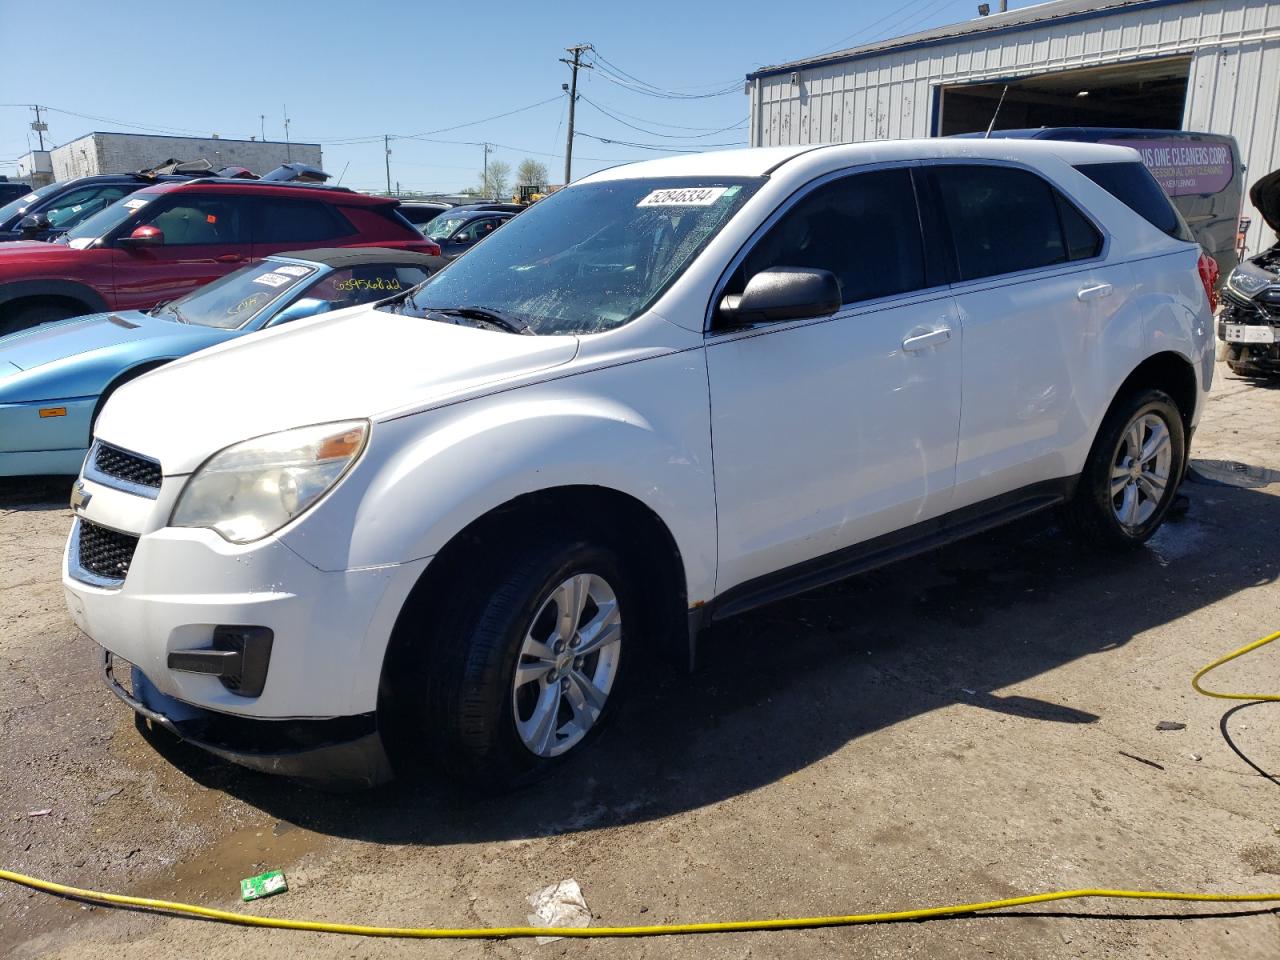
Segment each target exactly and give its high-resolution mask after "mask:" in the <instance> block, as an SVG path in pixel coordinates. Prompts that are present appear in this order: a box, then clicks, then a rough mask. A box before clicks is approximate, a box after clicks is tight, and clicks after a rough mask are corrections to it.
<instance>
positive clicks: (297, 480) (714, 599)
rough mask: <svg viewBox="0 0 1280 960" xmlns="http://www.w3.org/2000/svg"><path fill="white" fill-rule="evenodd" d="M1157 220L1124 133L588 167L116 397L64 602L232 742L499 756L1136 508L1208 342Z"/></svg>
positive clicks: (353, 757) (1182, 254)
mask: <svg viewBox="0 0 1280 960" xmlns="http://www.w3.org/2000/svg"><path fill="white" fill-rule="evenodd" d="M1117 168H1120V169H1117ZM1117 174H1123V175H1120V176H1117ZM1100 184H1109V185H1110V186H1103V185H1100ZM1112 191H1115V192H1112ZM1130 194H1133V195H1130ZM1153 204H1158V207H1159V211H1158V212H1159V213H1160V217H1161V218H1165V219H1166V222H1167V223H1173V224H1174V225H1173V226H1171V227H1170V226H1166V229H1163V230H1162V229H1160V228H1159V227H1158V226H1156V225H1155V224H1154V223H1153V222H1151V221H1149V220H1148V219H1146V217H1147V216H1151V215H1152V214H1151V210H1152V209H1153ZM1170 209H1171V208H1170V206H1169V204H1168V201H1167V200H1165V199H1163V194H1161V193H1160V190H1159V187H1158V185H1157V184H1156V183H1155V181H1154V180H1152V179H1151V177H1150V175H1149V174H1147V173H1146V171H1145V169H1144V168H1143V167H1142V165H1141V162H1140V160H1139V158H1138V155H1137V154H1136V153H1135V152H1133V151H1132V150H1128V149H1123V148H1119V147H1105V146H1097V145H1093V144H1078V143H1065V142H1049V141H1028V142H1017V141H1013V140H989V141H983V140H967V139H966V140H926V141H899V142H876V143H865V144H852V145H844V146H825V147H794V148H780V149H758V150H743V151H735V152H727V153H708V154H702V155H699V156H691V157H681V158H677V159H663V160H656V161H652V162H646V163H640V164H635V165H631V166H626V167H620V168H616V169H613V170H607V171H604V172H602V173H598V174H595V175H593V176H590V177H587V178H585V179H584V180H582V181H580V182H578V183H576V184H575V185H573V186H571V187H569V188H568V189H565V190H563V191H561V192H559V193H557V194H555V195H554V196H552V197H550V198H549V199H546V200H543V201H541V202H540V203H538V204H536V205H535V206H534V207H533V208H532V209H531V210H529V211H528V212H526V213H524V214H522V215H520V216H519V217H516V218H515V219H514V220H512V221H511V222H510V223H509V224H508V225H507V226H505V227H503V229H502V230H501V231H499V232H497V233H495V234H494V235H493V236H492V237H491V238H489V239H488V240H486V241H485V243H484V244H482V245H480V246H479V247H477V248H476V249H475V250H474V251H472V252H471V253H468V254H467V255H466V256H465V257H462V258H461V259H459V260H458V261H457V262H455V263H453V264H452V265H450V266H449V268H448V269H447V270H444V271H441V272H440V273H439V274H437V275H436V276H434V277H432V278H431V279H430V280H429V281H427V282H426V283H425V284H424V285H422V286H419V287H417V288H415V289H414V290H413V291H412V292H411V293H409V294H408V295H400V296H398V297H396V298H394V299H393V300H390V301H384V302H382V303H380V304H378V305H376V306H364V307H355V308H352V309H350V310H345V311H341V312H339V313H336V314H328V315H327V316H326V317H324V318H318V319H315V320H307V321H300V322H298V323H295V324H290V325H288V326H285V327H281V328H279V329H278V330H276V331H272V332H267V333H265V334H261V335H256V336H254V337H249V338H246V339H245V340H243V341H238V342H236V343H233V344H228V345H226V346H222V347H217V348H214V349H212V350H207V351H205V352H203V353H200V354H196V355H194V356H192V357H189V358H187V359H185V360H179V361H177V362H175V363H172V364H170V365H169V366H167V367H164V368H163V369H161V370H159V371H157V372H155V373H151V374H149V375H147V376H144V377H142V378H140V379H138V380H135V381H133V382H131V383H129V384H127V385H126V386H124V387H123V388H121V389H120V390H119V391H117V392H116V393H115V394H114V395H113V396H112V398H111V401H110V402H109V403H108V404H107V405H106V408H105V410H104V411H103V413H102V415H101V417H100V419H99V421H98V425H97V434H96V442H95V446H94V449H93V450H92V451H91V452H90V455H89V458H88V460H87V461H86V464H85V468H84V471H83V474H82V476H81V478H80V480H79V481H78V483H77V486H76V490H75V493H74V495H73V505H74V507H75V513H76V519H75V521H74V526H73V528H72V531H71V537H70V541H69V543H68V548H67V553H66V565H65V571H64V583H65V586H66V594H67V599H68V603H69V604H70V607H71V612H72V615H73V616H74V618H75V620H76V623H77V624H79V626H80V627H81V629H83V630H84V632H85V633H87V634H88V635H89V636H90V637H92V638H93V639H94V640H95V641H96V642H97V643H98V644H100V645H101V646H102V647H103V648H104V654H103V656H104V670H105V673H106V675H107V679H108V680H109V682H110V683H111V684H112V686H113V689H115V691H116V692H117V694H118V695H120V696H121V697H122V698H124V699H125V700H126V702H128V703H129V705H130V706H131V707H132V708H133V709H134V710H135V711H137V712H138V713H139V714H140V715H142V716H143V717H145V718H147V719H149V720H150V721H151V723H152V725H159V726H162V727H165V728H167V729H169V730H170V731H172V732H174V733H177V734H178V735H179V736H182V737H184V738H186V739H188V740H191V741H193V742H195V743H197V744H198V745H200V746H203V747H205V748H207V749H210V750H213V751H215V752H217V753H219V754H221V755H223V756H225V757H228V758H230V759H233V760H236V761H237V762H240V763H246V764H249V765H252V766H256V767H258V768H261V769H268V770H274V771H278V772H284V773H290V774H294V775H299V776H304V777H313V778H318V779H339V780H349V781H350V780H354V781H357V782H375V781H378V780H380V779H383V778H385V777H386V776H388V775H389V774H390V771H391V770H392V769H395V768H397V766H398V761H399V760H401V759H403V760H404V761H405V762H406V763H408V762H411V761H412V760H413V759H414V758H416V757H421V756H426V757H430V758H431V763H432V764H433V769H435V770H437V771H439V770H447V771H448V772H447V774H442V775H447V776H448V777H450V778H452V779H456V780H460V781H470V782H479V783H484V784H490V785H501V784H511V783H515V782H519V781H522V780H527V779H530V778H532V777H536V776H538V775H541V774H542V773H545V772H546V771H547V770H549V769H551V768H553V767H554V766H555V765H556V764H558V763H560V762H561V761H562V760H564V759H565V758H566V757H567V756H569V755H571V754H574V753H576V752H578V751H579V750H580V749H581V748H582V746H583V744H585V743H586V742H587V741H588V740H589V739H590V738H591V737H592V735H594V734H595V733H596V732H597V731H598V729H599V727H600V723H601V721H602V720H603V719H605V718H606V717H607V716H608V714H609V713H610V712H611V709H612V708H613V707H614V706H615V704H616V701H617V699H618V696H619V694H620V693H621V692H622V688H623V687H625V685H626V683H627V678H628V675H629V674H633V673H634V672H635V670H636V667H637V666H638V665H639V663H640V661H641V660H642V659H643V658H644V657H645V656H647V655H649V654H653V653H656V652H663V651H665V652H666V653H669V654H673V655H675V656H676V657H678V658H679V659H681V660H684V661H688V660H690V659H691V657H692V653H693V650H694V648H695V645H696V642H697V637H698V633H699V630H700V629H701V628H703V627H704V626H706V625H707V624H709V623H711V622H712V621H715V620H717V619H719V618H722V617H726V616H729V615H731V614H736V613H739V612H741V611H743V610H747V609H750V608H752V607H755V606H757V605H760V604H764V603H767V602H770V601H772V600H775V599H777V598H779V597H783V596H786V595H788V594H793V593H796V592H799V591H804V590H809V589H811V588H813V587H816V586H818V585H820V584H824V583H827V582H830V581H832V580H835V579H838V578H841V577H845V576H848V575H850V574H853V573H857V572H859V571H863V570H866V569H868V568H870V567H872V566H875V565H878V564H883V563H887V562H890V561H893V560H896V559H899V558H902V557H904V556H907V555H909V554H912V553H916V552H919V551H921V550H925V549H928V548H930V547H933V546H935V545H937V544H939V543H941V542H943V541H946V540H950V539H953V538H956V537H960V536H964V535H967V534H969V533H973V532H974V531H978V530H981V529H984V528H988V527H990V526H992V525H994V524H999V523H1003V522H1005V521H1007V520H1010V519H1013V518H1015V517H1019V516H1022V515H1025V514H1027V513H1029V512H1031V511H1035V510H1040V509H1042V508H1045V507H1050V506H1054V505H1061V506H1062V507H1063V508H1064V511H1063V512H1064V514H1065V515H1066V516H1067V517H1068V518H1069V520H1070V522H1071V524H1072V525H1073V526H1074V527H1075V528H1076V529H1077V530H1078V531H1080V532H1081V533H1082V534H1083V535H1084V536H1085V537H1086V538H1087V539H1089V540H1092V541H1094V542H1095V543H1097V544H1102V545H1104V546H1111V547H1127V546H1132V545H1136V544H1140V543H1142V542H1143V541H1145V540H1146V539H1147V538H1148V537H1149V536H1151V534H1152V533H1153V532H1154V530H1155V529H1156V527H1157V526H1159V524H1160V523H1161V521H1162V520H1163V518H1164V516H1165V513H1166V511H1167V509H1168V507H1169V504H1170V501H1171V500H1172V498H1173V496H1174V493H1175V489H1176V487H1177V484H1178V481H1179V480H1180V479H1181V476H1182V473H1183V469H1184V467H1185V465H1186V458H1187V450H1188V443H1189V441H1190V438H1191V434H1192V430H1193V429H1194V426H1195V423H1196V420H1197V418H1198V416H1199V414H1200V410H1201V407H1202V406H1203V398H1204V395H1205V392H1206V391H1207V390H1208V388H1209V381H1210V377H1211V374H1212V362H1213V354H1212V348H1211V347H1212V345H1211V338H1212V335H1213V333H1212V328H1211V312H1210V294H1209V291H1208V290H1207V289H1206V286H1205V282H1204V281H1205V278H1206V276H1207V274H1206V273H1205V272H1204V271H1205V269H1206V268H1205V267H1204V266H1203V263H1202V261H1201V259H1200V256H1199V249H1198V248H1197V247H1196V246H1195V245H1194V243H1191V242H1188V240H1187V239H1186V237H1187V236H1188V235H1187V234H1185V226H1184V225H1182V224H1181V221H1179V220H1178V219H1177V217H1176V214H1175V215H1174V216H1173V217H1172V219H1168V214H1167V211H1168V210H1170ZM1137 211H1144V213H1140V212H1137ZM130 665H131V666H132V669H128V668H129V666H130ZM384 747H385V752H384ZM388 756H389V757H390V761H389V760H388Z"/></svg>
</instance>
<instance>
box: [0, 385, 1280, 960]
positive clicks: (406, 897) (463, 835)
mask: <svg viewBox="0 0 1280 960" xmlns="http://www.w3.org/2000/svg"><path fill="white" fill-rule="evenodd" d="M1194 455H1195V457H1196V461H1197V464H1196V467H1197V472H1198V474H1199V476H1198V477H1195V478H1193V482H1189V483H1188V484H1187V485H1186V486H1185V487H1184V490H1185V492H1186V493H1187V494H1188V495H1189V498H1190V507H1189V510H1188V511H1187V513H1186V515H1185V517H1184V518H1183V519H1181V520H1180V521H1179V522H1177V523H1175V524H1170V525H1168V526H1166V528H1165V529H1164V530H1163V531H1162V532H1161V534H1160V535H1159V536H1158V537H1157V538H1156V540H1155V541H1154V542H1153V543H1152V544H1151V545H1150V547H1149V548H1148V549H1146V550H1144V551H1142V552H1139V553H1137V554H1136V555H1133V556H1130V557H1125V558H1121V559H1099V558H1097V557H1090V556H1087V555H1084V554H1082V553H1081V552H1079V551H1078V550H1077V549H1076V548H1075V547H1074V546H1073V545H1072V544H1071V543H1070V542H1069V541H1068V540H1067V539H1066V537H1065V536H1064V535H1063V534H1061V533H1060V532H1059V530H1058V529H1057V528H1056V527H1055V526H1054V525H1053V523H1052V520H1051V519H1038V520H1034V521H1032V522H1024V523H1021V524H1019V525H1018V526H1016V527H1013V528H1010V529H1006V530H1002V531H999V532H997V533H994V534H992V535H989V536H986V537H983V538H981V539H977V540H974V541H970V542H967V543H964V544H959V545H956V546H954V547H951V548H948V549H945V550H942V551H939V552H937V553H934V554H930V555H928V556H926V557H923V558H920V559H916V560H912V561H909V562H904V563H901V564H898V565H896V566H894V567H891V568H888V569H885V570H882V571H880V572H878V573H876V574H873V575H870V576H866V577H863V578H861V579H858V580H854V581H851V582H848V583H845V584H841V585H838V586H836V587H833V588H829V589H826V590H823V591H820V592H818V593H814V594H811V595H808V596H805V597H802V598H799V599H796V600H793V601H789V602H786V603H783V604H780V605H778V606H775V607H773V608H771V609H768V610H766V611H762V612H760V613H757V614H754V615H751V616H747V617H743V618H741V619H740V620H738V621H737V622H735V623H731V624H728V625H726V626H725V627H723V628H722V629H719V631H718V633H717V635H716V636H715V637H714V639H713V642H712V644H711V647H710V649H709V656H708V657H707V658H706V663H705V665H704V666H703V667H702V668H701V669H700V670H699V671H698V672H697V673H696V674H694V675H692V676H678V675H670V676H668V677H666V678H665V679H661V680H657V681H654V683H653V684H652V685H650V686H649V688H648V689H646V690H641V691H639V693H640V695H639V696H637V697H636V698H635V699H634V700H633V701H632V702H631V703H630V704H629V705H628V708H627V709H626V710H625V711H624V712H623V713H622V714H621V715H619V716H618V717H616V718H615V720H616V722H615V724H614V726H613V727H612V729H611V730H610V731H608V733H607V734H606V736H605V737H603V738H601V740H600V741H599V742H598V743H597V744H596V745H595V747H594V750H593V751H592V752H591V754H590V755H589V756H587V757H584V758H583V760H582V761H580V762H579V763H578V764H577V765H576V766H574V767H571V768H570V769H568V770H567V771H565V773H564V775H562V776H560V777H558V778H557V779H555V780H554V781H552V782H550V783H545V784H543V785H541V786H538V787H536V788H534V789H531V790H527V791H524V792H522V793H519V794H516V795H514V796H510V797H506V798H502V799H490V800H485V801H472V800H466V799H463V798H459V797H457V796H454V795H453V794H451V793H450V791H449V790H448V789H447V785H445V784H439V785H435V786H429V787H420V788H416V789H409V788H406V787H393V788H390V789H386V790H383V791H379V792H376V793H367V794H357V795H347V796H330V795H324V794H319V793H315V792H311V791H308V790H304V789H301V788H298V787H295V786H292V785H290V784H288V783H285V782H281V781H278V780H274V779H271V778H268V777H265V776H260V775H256V774H252V773H248V772H245V771H241V770H238V769H235V768H232V767H229V766H226V765H223V764H221V763H219V762H216V761H213V760H211V759H208V758H206V757H204V756H203V755H201V754H199V753H197V752H195V751H193V750H191V749H189V748H186V747H183V746H181V745H176V746H163V745H162V747H163V749H159V750H158V749H157V748H156V747H153V746H152V745H151V744H150V743H148V742H147V741H146V740H144V739H142V737H141V736H139V734H138V733H137V731H136V730H135V729H134V725H133V722H132V719H131V717H130V716H128V715H127V711H126V710H125V708H124V707H122V706H121V705H120V704H119V703H118V702H117V701H115V700H114V698H113V697H111V695H110V694H109V693H108V692H107V691H106V690H105V688H104V687H103V685H102V683H101V681H100V679H99V677H98V673H97V664H96V661H95V659H94V656H93V654H94V650H93V647H92V645H91V644H90V643H89V641H87V640H86V639H85V638H83V637H82V636H80V635H79V634H78V633H77V632H76V631H75V629H74V628H73V627H72V626H71V623H70V621H69V619H68V617H67V614H66V611H65V609H64V606H63V600H62V591H61V587H60V586H59V584H58V563H59V554H60V551H61V548H62V544H63V540H64V537H65V534H66V531H67V528H68V522H69V514H68V511H67V509H66V506H65V496H66V486H67V483H66V481H61V482H58V483H49V484H45V485H35V484H32V483H29V482H24V483H20V484H10V485H8V486H6V487H4V489H3V491H0V667H2V669H0V749H2V751H3V753H2V756H3V763H0V863H2V864H3V865H4V866H5V867H8V868H11V869H15V870H19V871H23V872H27V873H32V874H36V875H38V876H42V877H46V878H50V879H54V880H59V881H63V882H66V883H71V884H76V885H81V886H87V887H95V888H99V889H104V890H112V891H117V892H128V893H134V894H141V895H148V896H157V897H165V898H172V899H177V900H186V901H196V902H200V903H204V904H208V905H213V906H220V907H224V908H232V909H235V908H238V907H239V900H238V881H239V879H240V878H241V877H245V876H249V875H251V874H255V873H258V872H260V871H262V870H264V869H270V868H281V869H284V870H285V871H286V872H287V874H288V876H289V881H290V891H289V893H288V894H286V895H284V896H280V897H276V898H273V899H270V900H265V901H261V902H258V903H255V904H250V905H248V906H246V907H244V909H245V910H246V911H247V912H250V913H255V914H263V915H277V916H290V917H302V918H317V919H330V920H339V921H352V922H362V923H372V924H388V925H405V926H419V925H441V926H481V925H506V924H521V923H523V922H524V921H525V916H526V914H527V913H528V909H529V908H528V904H527V903H526V900H525V898H526V897H527V896H528V895H529V894H530V893H532V892H533V891H535V890H537V889H539V888H541V887H543V886H545V885H547V884H550V883H554V882H556V881H558V880H561V879H564V878H568V877H574V878H576V879H577V880H578V881H579V882H580V883H581V884H582V888H583V891H584V893H585V896H586V898H587V902H588V903H589V904H590V907H591V909H592V911H593V913H594V914H595V917H596V918H597V919H595V920H594V921H593V922H594V923H596V924H629V923H659V922H665V921H694V920H718V919H730V918H749V917H775V916H787V915H794V914H815V913H845V912H855V911H863V910H888V909H898V908H906V907H910V906H916V905H929V904H942V903H952V902H956V901H962V900H985V899H988V898H997V897H1005V896H1011V895H1016V894H1021V893H1028V892H1034V891H1044V890H1052V889H1060V888H1068V887H1091V886H1102V887H1135V888H1147V889H1151V888H1167V889H1182V890H1204V891H1268V890H1270V891H1280V781H1272V780H1268V779H1267V778H1265V777H1264V776H1263V775H1262V774H1260V772H1259V769H1260V770H1262V771H1268V772H1270V773H1272V774H1275V773H1277V772H1280V738H1277V736H1276V730H1277V720H1280V705H1277V704H1271V705H1265V704H1264V705H1258V706H1245V707H1243V708H1238V709H1236V710H1232V709H1231V708H1232V706H1233V705H1232V704H1231V703H1229V702H1225V701H1214V700H1208V699H1205V698H1202V697H1198V696H1196V695H1195V694H1194V693H1193V692H1192V691H1191V689H1190V688H1189V686H1188V680H1189V678H1190V677H1191V675H1192V673H1193V672H1194V671H1195V670H1196V668H1198V667H1199V666H1200V665H1201V664H1203V663H1205V662H1207V661H1208V660H1210V659H1213V658H1214V657H1216V656H1218V655H1219V654H1220V653H1223V652H1226V651H1228V650H1230V649H1233V648H1235V647H1237V646H1239V645H1241V644H1243V643H1245V642H1246V641H1248V640H1251V639H1253V638H1255V637H1258V636H1261V635H1263V634H1265V633H1268V632H1270V631H1273V630H1276V629H1280V588H1278V587H1277V584H1276V579H1277V576H1278V575H1280V496H1278V495H1280V483H1271V482H1270V481H1271V480H1272V479H1273V478H1275V479H1280V389H1273V388H1269V387H1267V386H1265V385H1258V384H1253V383H1249V382H1247V381H1242V380H1239V379H1235V378H1233V377H1231V376H1230V375H1225V370H1224V369H1222V368H1220V370H1219V376H1218V383H1217V385H1216V387H1215V390H1214V394H1213V399H1212V402H1211V403H1210V404H1209V410H1208V412H1207V414H1206V415H1205V418H1204V420H1203V423H1202V425H1201V428H1200V430H1199V433H1198V434H1197V437H1196V449H1195V453H1194ZM1212 461H1235V462H1238V463H1240V464H1244V465H1247V466H1248V467H1249V468H1251V469H1249V470H1247V471H1241V470H1232V469H1225V470H1224V469H1220V468H1219V467H1218V466H1216V465H1215V464H1214V463H1213V462H1212ZM1269 471H1275V472H1274V473H1272V472H1269ZM1224 481H1225V482H1224ZM1272 650H1273V648H1268V649H1267V650H1266V651H1263V652H1261V653H1259V654H1258V655H1257V656H1255V657H1254V658H1253V660H1251V661H1248V662H1245V663H1242V664H1239V665H1238V666H1237V665H1235V664H1233V665H1231V666H1229V667H1227V668H1225V669H1224V670H1222V671H1221V672H1220V674H1219V675H1217V676H1216V677H1215V682H1216V683H1218V684H1219V685H1221V686H1225V687H1234V688H1237V689H1239V688H1241V687H1244V688H1247V689H1257V690H1263V691H1277V692H1280V649H1274V652H1272ZM1160 721H1176V722H1177V723H1181V724H1185V725H1186V726H1185V729H1177V730H1165V731H1161V730H1157V729H1156V725H1157V723H1159V722H1160ZM1224 732H1225V736H1224ZM1251 764H1252V765H1254V766H1251ZM46 811H47V812H46ZM1228 912H1234V913H1237V914H1240V915H1238V916H1234V917H1230V918H1228V917H1226V916H1224V914H1226V913H1228ZM1175 913H1176V914H1178V915H1179V916H1182V917H1184V918H1187V919H1181V920H1175V919H1169V916H1170V915H1171V914H1175ZM1064 915H1066V916H1064ZM1117 915H1124V917H1125V919H1118V918H1117ZM1197 916H1198V917H1199V918H1195V917H1197ZM1192 918H1195V919H1192ZM537 954H542V955H546V956H570V957H578V956H581V957H599V956H609V957H619V956H621V957H675V956H682V957H683V956H688V955H693V954H696V955H699V956H705V957H746V956H753V957H773V956H786V957H812V956H830V955H850V956H852V955H857V956H862V957H975V956H993V957H1008V958H1019V960H1022V958H1027V957H1037V958H1074V957H1098V958H1113V957H1120V956H1123V957H1161V958H1165V957H1168V958H1207V957H1232V958H1240V960H1244V958H1251V957H1257V958H1262V957H1266V958H1275V957H1277V956H1280V915H1278V914H1277V912H1275V911H1270V910H1248V909H1245V910H1237V911H1230V910H1219V909H1214V908H1212V907H1207V908H1206V907H1200V908H1196V907H1191V908H1188V909H1174V908H1172V907H1170V906H1166V905H1161V904H1145V903H1128V904H1123V903H1114V902H1089V903H1084V902H1081V903H1075V904H1069V903H1068V904H1053V905H1049V906H1047V907H1045V908H1042V909H1038V910H1036V911H1035V915H1034V916H1032V917H1030V918H1028V917H1026V916H1019V917H1016V918H1015V917H1014V916H1012V915H1006V916H999V917H996V916H991V917H984V918H966V919H951V920H942V921H935V922H930V923H924V924H914V923H913V924H897V925H892V926H878V927H861V928H853V929H829V930H810V931H798V932H788V933H767V934H733V935H727V936H717V937H703V938H699V939H691V938H681V937H674V938H664V939H656V940H638V941H587V942H576V941H559V942H556V943H552V944H549V945H545V946H537V945H535V944H534V943H533V942H527V941H526V942H505V943H423V942H405V941H370V940H358V939H352V938H348V937H338V936H326V935H321V934H313V933H289V932H277V931H253V930H242V929H237V928H230V927H226V926H219V925H214V924H210V923H203V922H199V921H191V920H179V919H172V918H165V917H159V916H154V915H149V914H143V913H121V912H109V911H106V910H103V909H95V910H90V909H88V908H87V907H84V906H81V905H78V904H75V903H71V902H66V901H60V900H56V899H52V898H49V897H47V896H44V895H39V894H34V893H30V892H28V891H26V890H23V889H19V888H16V887H12V886H8V885H0V955H3V956H9V957H15V958H28V957H61V958H77V960H79V958H111V960H118V958H120V957H122V956H129V957H143V958H147V957H150V958H168V957H209V958H222V957H225V958H235V960H250V958H267V957H279V956H307V957H326V958H327V957H343V958H346V957H360V958H364V957H399V956H414V957H446V956H449V957H453V956H463V957H473V956H475V957H479V956H494V957H518V956H526V955H537Z"/></svg>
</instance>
